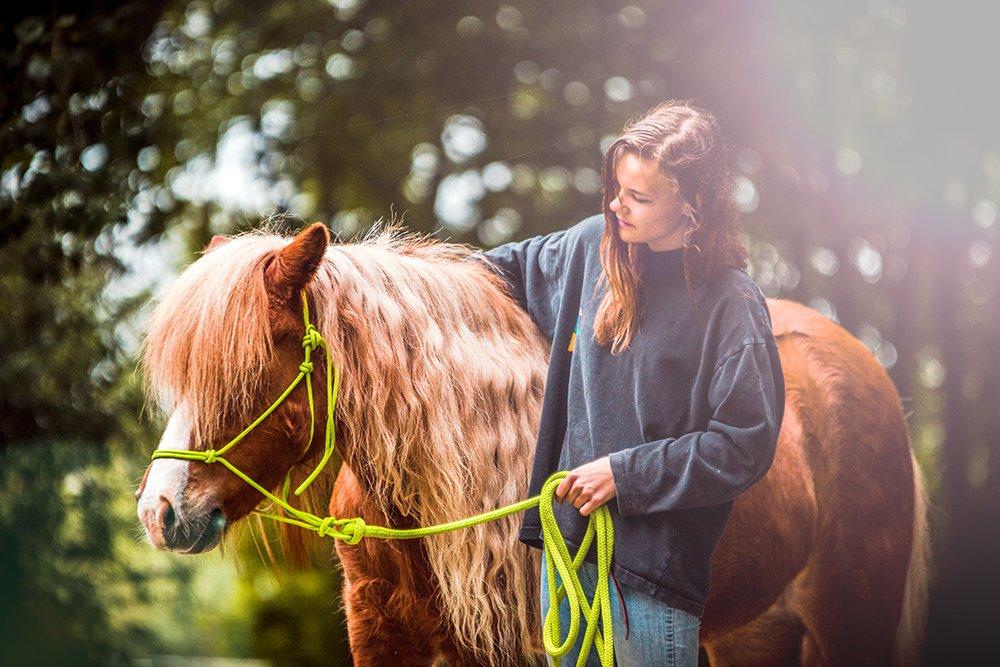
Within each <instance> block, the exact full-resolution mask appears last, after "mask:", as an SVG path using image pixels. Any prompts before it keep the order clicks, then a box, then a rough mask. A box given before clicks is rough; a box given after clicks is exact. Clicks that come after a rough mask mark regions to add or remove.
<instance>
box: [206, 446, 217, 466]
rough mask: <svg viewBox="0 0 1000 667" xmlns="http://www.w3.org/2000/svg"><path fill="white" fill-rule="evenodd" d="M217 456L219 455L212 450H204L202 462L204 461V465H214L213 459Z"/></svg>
mask: <svg viewBox="0 0 1000 667" xmlns="http://www.w3.org/2000/svg"><path fill="white" fill-rule="evenodd" d="M218 455H219V454H218V452H216V451H215V450H214V449H206V450H205V458H204V459H203V460H204V461H205V463H215V459H216V457H217V456H218Z"/></svg>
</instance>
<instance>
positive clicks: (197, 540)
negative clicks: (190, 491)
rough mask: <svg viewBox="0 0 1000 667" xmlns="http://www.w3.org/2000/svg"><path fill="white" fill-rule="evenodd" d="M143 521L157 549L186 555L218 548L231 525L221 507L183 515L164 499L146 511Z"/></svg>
mask: <svg viewBox="0 0 1000 667" xmlns="http://www.w3.org/2000/svg"><path fill="white" fill-rule="evenodd" d="M139 517H140V520H141V521H142V525H143V528H145V530H146V535H147V536H148V537H149V541H150V542H151V543H152V544H153V546H155V547H156V548H157V549H164V550H168V551H176V552H180V553H186V554H197V553H201V552H203V551H208V550H209V549H211V548H213V547H215V546H216V545H217V544H218V543H219V541H220V540H221V539H222V535H223V533H225V530H226V525H227V521H226V515H225V513H224V512H223V511H222V508H221V507H211V508H206V509H204V510H192V511H186V512H180V511H178V508H177V507H175V506H174V503H172V502H171V501H170V499H168V498H167V497H165V496H162V495H161V496H159V497H158V498H157V499H156V501H155V502H154V503H152V504H151V506H147V507H145V508H142V509H141V510H140V513H139Z"/></svg>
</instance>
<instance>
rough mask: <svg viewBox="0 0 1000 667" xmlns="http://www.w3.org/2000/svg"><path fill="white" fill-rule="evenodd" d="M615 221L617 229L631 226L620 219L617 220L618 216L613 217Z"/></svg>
mask: <svg viewBox="0 0 1000 667" xmlns="http://www.w3.org/2000/svg"><path fill="white" fill-rule="evenodd" d="M615 220H616V221H617V222H618V226H619V227H631V226H632V225H630V224H628V223H627V222H625V221H624V220H622V219H621V218H619V217H618V216H615Z"/></svg>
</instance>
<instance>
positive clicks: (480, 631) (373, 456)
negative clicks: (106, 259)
mask: <svg viewBox="0 0 1000 667" xmlns="http://www.w3.org/2000/svg"><path fill="white" fill-rule="evenodd" d="M289 241H290V239H286V238H282V237H279V236H275V235H273V234H267V233H253V234H247V235H244V236H240V237H237V238H235V239H233V240H232V241H230V242H229V243H226V244H224V245H222V246H220V247H218V248H216V249H214V250H212V251H211V252H209V253H207V254H206V255H205V256H203V257H202V258H201V259H199V260H198V261H197V262H195V264H193V265H192V266H191V267H190V268H189V269H188V270H187V271H186V272H185V273H184V274H183V275H182V276H181V279H180V280H179V281H178V285H177V286H176V287H175V288H174V289H172V290H171V291H170V292H169V293H168V294H167V295H166V297H165V298H164V300H163V301H162V302H161V304H160V306H159V307H158V308H157V309H156V312H155V313H154V315H153V318H152V320H151V326H150V335H149V338H148V341H149V343H148V346H147V350H146V368H147V377H148V379H149V382H150V385H151V387H153V388H155V390H156V391H155V394H156V395H157V396H158V397H159V399H160V401H161V403H163V404H164V405H165V407H168V408H169V407H172V406H175V405H176V404H178V403H181V402H183V403H184V404H185V405H186V406H188V407H189V409H190V410H191V413H192V418H193V420H194V422H195V424H196V432H197V433H198V437H200V438H202V437H203V438H211V437H212V435H213V434H217V433H218V432H219V428H220V427H221V425H220V424H218V423H217V422H216V420H217V417H214V415H220V414H232V413H233V412H239V411H242V414H246V413H247V411H248V410H250V409H251V403H252V401H253V400H254V398H255V397H256V398H257V399H258V400H259V394H258V393H255V392H256V391H257V390H258V389H259V383H260V377H261V375H262V370H263V369H264V368H266V367H267V364H268V363H269V361H270V360H271V358H272V355H273V342H272V341H271V337H270V332H269V328H268V315H267V295H266V292H265V284H264V275H263V274H264V262H265V260H266V258H267V257H268V256H269V255H270V254H271V253H272V252H274V251H275V250H277V249H279V248H281V247H283V246H284V245H286V244H287V243H289ZM468 254H469V247H468V246H463V245H459V244H450V243H443V242H438V241H435V240H431V239H426V238H422V237H419V236H416V235H414V234H411V233H407V232H405V231H403V230H402V229H399V228H397V227H394V226H388V227H386V228H382V229H376V230H375V231H374V233H372V234H370V235H369V236H367V237H366V238H364V239H362V240H361V241H359V242H357V243H346V244H335V245H332V246H330V247H329V249H328V250H327V253H326V256H325V259H324V262H323V263H322V264H321V266H320V268H319V269H318V271H317V273H316V275H315V276H314V278H313V280H312V281H311V282H310V284H309V286H308V288H307V289H308V292H309V296H310V299H311V301H312V302H313V303H314V304H315V310H316V313H315V315H314V323H315V325H316V326H317V328H318V329H319V330H320V331H321V332H322V334H323V335H324V337H325V338H326V339H327V341H328V344H329V346H330V350H331V354H332V356H333V359H334V360H335V362H336V363H337V364H339V366H340V369H341V373H342V385H341V390H340V398H339V399H338V404H337V409H336V420H337V422H338V441H340V447H341V448H342V449H343V450H344V451H346V452H350V453H351V455H353V456H354V457H357V458H358V461H357V465H355V464H354V463H352V461H351V460H348V461H347V463H348V465H351V467H352V470H354V471H355V472H356V473H358V476H359V479H361V480H362V484H363V486H364V487H365V491H366V492H367V493H368V495H369V497H370V498H371V500H372V501H373V502H375V503H376V504H377V505H378V510H379V511H380V512H381V513H383V514H385V515H388V516H391V515H393V514H401V515H403V516H406V517H410V518H412V520H413V521H414V523H415V524H417V525H431V524H436V523H442V522H445V521H451V520H454V519H458V518H462V517H467V516H471V515H473V514H478V513H480V512H484V511H487V510H491V509H495V508H496V507H499V506H502V505H506V504H508V503H512V502H515V501H517V500H521V499H523V498H525V497H526V493H527V486H528V479H529V476H530V471H531V462H532V459H533V453H534V452H533V450H534V443H535V437H536V429H537V424H538V420H539V409H540V407H541V397H542V392H543V389H544V381H545V373H546V364H547V353H548V349H547V344H546V342H545V341H544V339H543V338H542V337H541V336H540V334H539V333H538V332H537V329H536V328H535V327H534V326H533V325H532V324H531V321H530V319H529V318H528V317H527V315H526V314H525V313H523V311H521V310H520V309H519V308H518V307H517V306H516V305H515V304H514V303H513V302H512V301H511V300H510V299H509V298H507V297H506V296H505V295H504V294H503V293H502V280H501V279H500V278H499V277H497V276H496V275H493V274H492V273H490V272H489V271H487V270H484V268H483V266H482V265H481V264H480V263H479V262H465V261H461V260H463V259H465V258H466V257H467V256H468ZM223 360H225V363H223ZM234 388H239V389H240V390H239V391H234ZM227 410H228V411H230V412H229V413H226V412H225V411H227ZM342 433H343V435H342ZM331 476H332V474H331ZM331 482H332V479H327V480H325V481H324V483H325V484H328V483H331ZM326 488H330V487H329V486H326ZM520 522H521V516H520V515H518V516H514V517H510V518H508V519H506V520H503V521H497V522H492V523H489V524H486V525H483V526H478V527H476V528H472V529H467V530H463V531H458V532H453V533H448V534H445V535H440V536H437V537H433V538H426V539H424V540H423V543H424V547H425V551H426V555H427V560H428V563H429V566H430V569H431V573H432V575H433V577H434V578H435V580H436V583H437V586H438V588H439V591H440V596H441V603H442V607H443V610H444V613H445V615H446V616H447V619H448V621H449V622H450V625H451V627H452V632H453V633H454V637H455V639H456V640H457V641H458V642H459V643H460V644H462V645H465V646H466V647H468V648H469V649H471V650H474V651H477V652H478V653H479V654H480V655H481V656H482V657H483V662H484V663H493V662H500V661H503V660H501V658H506V659H507V660H509V659H510V657H511V656H515V655H516V654H518V653H521V652H524V651H535V652H537V651H540V646H539V641H538V638H537V635H538V634H539V632H538V622H539V621H538V616H537V614H538V600H537V592H538V582H537V571H538V570H537V565H538V562H537V559H538V553H537V552H536V551H534V550H530V549H528V548H527V547H526V546H524V545H522V544H520V543H519V542H518V541H517V532H518V528H519V526H520Z"/></svg>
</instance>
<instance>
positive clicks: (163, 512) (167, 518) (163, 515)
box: [156, 496, 177, 533]
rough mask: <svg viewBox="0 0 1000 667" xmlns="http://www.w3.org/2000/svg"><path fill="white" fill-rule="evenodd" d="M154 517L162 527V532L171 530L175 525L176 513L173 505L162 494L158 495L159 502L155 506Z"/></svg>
mask: <svg viewBox="0 0 1000 667" xmlns="http://www.w3.org/2000/svg"><path fill="white" fill-rule="evenodd" d="M156 519H157V522H158V523H159V524H160V526H162V527H163V532H164V533H167V532H173V530H174V528H175V527H176V526H177V514H176V513H175V512H174V506H173V505H171V504H170V501H169V500H167V499H166V498H164V497H163V496H160V504H159V505H158V506H157V508H156Z"/></svg>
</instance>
